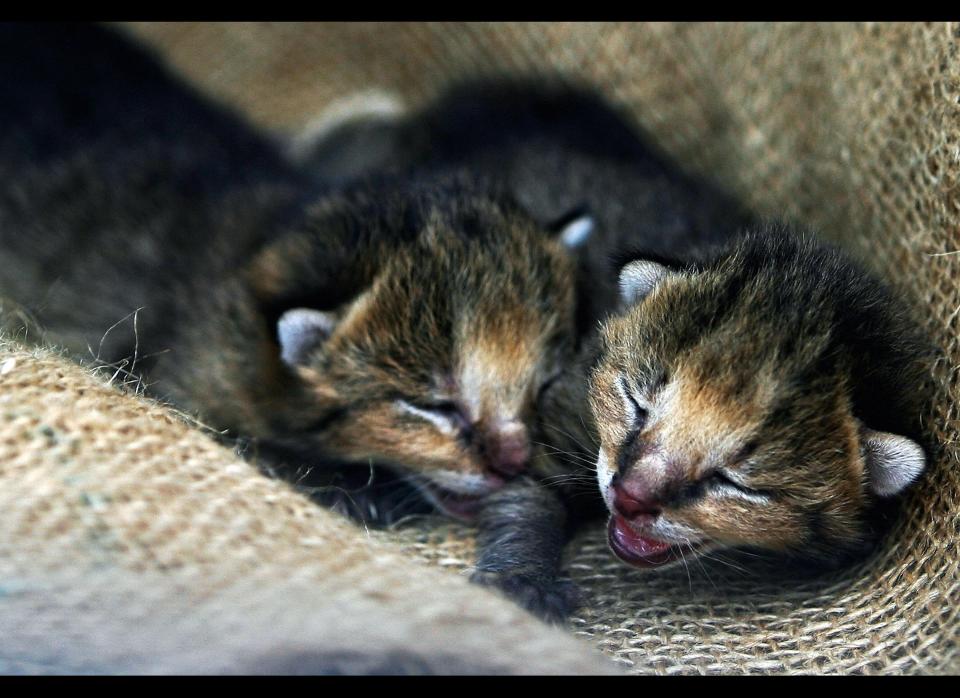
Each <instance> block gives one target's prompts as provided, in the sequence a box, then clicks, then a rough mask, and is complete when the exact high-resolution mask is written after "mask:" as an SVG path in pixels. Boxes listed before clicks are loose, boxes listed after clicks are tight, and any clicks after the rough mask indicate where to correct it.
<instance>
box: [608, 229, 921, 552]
mask: <svg viewBox="0 0 960 698" xmlns="http://www.w3.org/2000/svg"><path fill="white" fill-rule="evenodd" d="M661 262H662V260H661V261H653V260H649V259H639V260H635V261H633V262H631V263H629V264H627V265H626V266H624V267H623V269H622V271H621V276H620V289H621V295H622V297H623V300H624V305H625V306H626V308H625V310H624V312H623V313H622V314H620V315H618V316H616V317H613V318H611V319H609V320H608V321H607V322H606V323H605V326H604V327H603V329H602V332H601V337H600V354H599V358H598V361H597V363H596V365H595V368H594V370H593V372H592V375H591V382H590V404H591V408H592V410H593V414H594V417H595V422H596V424H597V429H598V432H599V435H600V439H601V447H600V453H599V457H598V462H597V474H598V477H599V481H600V488H601V491H602V493H603V496H604V498H605V500H606V503H607V505H608V508H609V509H610V511H611V514H612V516H611V520H610V525H609V537H610V545H611V548H612V549H613V551H614V552H615V553H616V554H617V555H618V556H619V557H620V558H622V559H623V560H625V561H627V562H630V563H633V564H636V565H638V566H655V565H661V564H665V563H668V562H672V561H675V560H679V559H681V557H682V556H683V555H685V556H687V557H689V556H690V554H691V553H694V554H696V553H698V552H699V553H708V552H709V551H710V550H713V549H717V548H724V547H749V548H755V549H764V550H770V551H778V552H783V553H788V554H791V555H798V556H802V557H804V558H807V559H812V560H817V561H823V562H827V561H831V560H837V559H842V558H844V557H847V556H848V555H849V554H851V553H854V552H858V551H860V550H862V549H864V547H865V545H866V544H867V543H868V542H872V538H873V537H874V531H873V528H872V524H871V517H870V516H869V514H870V511H871V509H872V508H873V506H874V504H875V503H876V501H877V499H878V498H886V497H890V496H892V495H895V494H897V493H899V492H900V491H901V490H903V489H904V488H905V487H907V486H908V485H909V484H910V483H911V482H913V481H914V480H915V479H916V478H917V477H918V476H919V475H920V473H921V472H922V471H923V468H924V452H923V450H922V449H921V448H920V447H919V446H918V445H917V444H916V443H915V442H914V441H912V440H911V439H909V438H907V437H906V436H904V435H903V434H905V433H911V432H912V431H913V427H914V425H915V423H916V419H917V417H918V407H917V406H918V399H919V397H920V386H921V385H922V378H921V377H922V373H923V370H924V363H923V357H924V356H925V354H926V353H927V352H926V351H925V348H924V345H923V342H922V340H920V339H919V338H918V334H917V330H916V328H915V327H914V325H913V324H912V323H911V322H910V321H908V319H907V317H906V315H905V314H904V311H903V310H902V309H901V307H900V306H899V304H897V303H896V302H895V299H893V298H892V297H891V295H890V293H889V292H888V291H887V290H886V289H885V288H884V287H883V286H882V285H881V284H880V283H879V282H877V281H876V280H874V279H872V278H871V277H869V276H868V275H866V274H864V273H863V272H862V271H860V270H858V269H856V268H855V267H854V266H853V265H851V264H850V262H849V261H847V260H846V259H845V258H844V257H843V256H842V255H841V254H840V253H839V252H837V251H836V250H833V249H829V248H827V247H824V246H822V245H818V244H816V243H814V242H813V241H811V240H808V239H802V238H798V237H795V236H793V235H791V234H789V233H786V232H784V231H779V230H761V231H759V232H755V233H753V234H750V235H746V236H744V237H743V238H741V239H740V240H739V241H738V242H737V243H735V244H734V245H733V246H732V248H728V249H727V251H726V252H725V253H723V254H711V255H710V256H709V257H707V258H706V260H705V261H703V262H702V263H699V264H695V265H693V266H688V267H686V268H678V267H671V265H669V264H663V263H661Z"/></svg>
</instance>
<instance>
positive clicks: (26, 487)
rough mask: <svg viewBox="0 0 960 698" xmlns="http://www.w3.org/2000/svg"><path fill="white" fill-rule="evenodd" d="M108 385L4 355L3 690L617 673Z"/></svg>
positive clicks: (45, 359) (59, 364) (72, 369)
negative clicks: (35, 679) (144, 675)
mask: <svg viewBox="0 0 960 698" xmlns="http://www.w3.org/2000/svg"><path fill="white" fill-rule="evenodd" d="M98 373H100V375H99V376H98V377H97V376H92V375H90V373H88V372H87V371H86V370H84V369H81V368H79V367H77V366H75V365H72V364H70V363H68V362H66V361H64V360H63V359H61V358H60V357H58V356H55V355H51V354H50V353H47V352H44V351H38V350H31V351H28V350H25V349H23V348H22V347H20V346H18V345H16V344H12V343H7V342H0V512H3V515H2V516H0V628H2V630H0V673H24V672H26V673H35V672H36V673H51V672H56V673H73V672H98V673H99V672H107V673H117V672H159V673H168V672H178V673H181V672H243V673H247V672H256V673H259V672H293V673H314V672H326V673H330V672H332V673H371V672H373V673H383V672H390V673H394V672H400V673H420V672H430V673H464V672H470V673H477V672H482V673H490V672H493V673H499V672H516V673H542V672H547V673H560V672H591V673H595V672H611V671H613V670H614V669H615V666H614V665H613V663H608V662H605V661H603V660H602V659H601V658H600V656H599V653H596V654H594V652H593V651H592V650H591V649H590V647H589V646H588V645H586V644H585V643H582V642H577V641H576V640H575V639H573V638H571V637H569V636H567V635H566V634H565V633H563V632H562V631H560V630H557V629H552V628H548V627H547V626H544V625H542V624H541V623H539V622H538V621H536V620H534V619H533V618H531V617H529V616H527V615H526V614H525V613H523V612H522V611H521V610H520V609H518V608H516V607H515V606H513V605H512V604H510V603H509V602H507V601H504V600H502V599H499V598H497V597H496V596H494V595H493V594H491V593H489V592H486V591H485V590H482V589H478V588H477V587H475V586H473V585H470V584H469V583H468V582H467V580H466V579H465V578H463V576H462V575H456V574H446V573H443V572H442V571H440V570H437V569H431V568H429V567H427V566H426V565H423V564H422V563H418V562H415V561H413V560H411V559H410V558H411V556H408V555H405V554H403V552H402V551H400V550H397V549H396V546H394V545H389V544H386V543H384V542H383V541H382V540H380V539H379V537H377V536H374V535H370V534H367V533H365V532H363V531H362V530H360V529H359V528H357V527H356V526H354V525H353V524H352V523H350V522H348V521H346V520H344V519H341V518H340V517H339V516H337V515H334V514H331V513H330V512H327V511H326V510H323V509H320V508H319V507H317V506H314V505H312V504H311V503H310V502H309V501H308V500H307V499H305V498H304V497H302V496H301V495H299V494H297V493H295V492H294V491H293V490H292V489H291V488H289V487H288V486H286V485H284V484H283V483H280V482H278V481H276V480H271V479H268V478H266V477H264V476H262V475H260V474H259V473H258V472H257V471H256V470H255V468H254V467H253V466H252V465H250V464H249V463H246V462H244V461H242V460H240V459H238V458H237V457H236V455H235V454H232V453H230V452H229V451H228V450H226V449H224V448H222V447H221V446H218V445H217V444H216V443H214V442H213V440H212V439H211V438H210V437H209V434H205V433H203V430H202V427H201V426H200V425H190V424H188V423H186V422H185V421H184V420H183V418H182V417H180V416H178V415H176V414H174V413H173V412H171V411H170V410H167V409H163V408H161V407H159V406H157V405H154V404H151V403H150V402H149V401H147V400H144V399H137V398H135V397H133V396H131V395H124V394H121V393H120V392H119V391H118V390H117V389H116V387H115V386H110V385H107V383H108V382H111V381H116V380H119V377H118V376H117V375H115V374H114V373H112V372H111V371H110V370H109V369H105V370H103V371H99V372H98Z"/></svg>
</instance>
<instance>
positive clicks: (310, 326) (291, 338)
mask: <svg viewBox="0 0 960 698" xmlns="http://www.w3.org/2000/svg"><path fill="white" fill-rule="evenodd" d="M336 326H337V317H336V315H335V314H334V313H329V312H324V311H322V310H313V309H311V308H293V309H291V310H288V311H287V312H285V313H284V314H283V315H281V316H280V319H279V320H277V339H278V340H279V342H280V358H281V359H282V360H283V362H284V363H286V364H288V365H290V366H299V365H301V364H303V363H304V361H305V359H306V357H307V355H308V354H309V353H310V352H311V351H312V350H314V349H316V348H317V347H318V346H320V345H321V344H323V343H324V342H325V341H326V340H327V338H328V337H329V336H330V335H331V334H333V330H334V328H335V327H336Z"/></svg>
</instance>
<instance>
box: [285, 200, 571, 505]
mask: <svg viewBox="0 0 960 698" xmlns="http://www.w3.org/2000/svg"><path fill="white" fill-rule="evenodd" d="M488 214H489V215H488ZM485 216H487V218H486V219H485V220H484V225H485V226H486V227H487V228H488V230H487V232H488V233H490V234H485V235H483V236H481V237H479V238H474V237H471V236H468V235H464V234H463V231H461V230H458V229H457V222H456V219H455V218H451V219H446V218H444V217H439V216H438V217H434V218H433V219H432V220H429V221H428V222H427V223H426V224H425V225H424V227H423V229H422V230H421V231H420V233H419V234H418V236H417V237H416V238H415V239H414V240H412V241H410V242H409V243H408V244H403V245H399V246H394V247H392V248H391V249H389V250H387V249H384V250H382V251H381V252H379V253H377V255H378V256H379V260H378V262H377V267H378V268H377V271H376V273H375V274H374V275H373V281H372V283H371V284H370V285H369V286H367V287H366V288H365V289H364V290H363V291H362V293H360V294H359V296H357V297H356V298H353V299H351V300H350V301H349V302H347V303H345V304H344V305H343V306H341V307H339V308H337V309H336V310H335V311H332V312H317V311H314V310H310V309H296V310H292V311H290V312H288V313H286V314H285V315H284V317H283V318H281V320H280V333H279V334H280V337H279V339H280V343H281V345H282V350H283V352H284V358H285V359H286V361H287V363H288V364H289V365H290V366H291V367H292V368H293V370H294V372H295V374H296V376H297V378H298V379H299V380H300V381H301V384H302V386H303V388H304V390H305V392H306V393H307V395H308V396H309V397H310V401H309V402H308V405H309V406H308V407H307V408H306V409H308V410H310V411H312V412H313V414H314V420H313V421H314V426H313V427H311V428H310V429H308V430H307V431H305V432H303V433H302V436H301V438H303V439H304V440H306V441H307V442H308V443H309V444H311V445H312V446H313V447H315V448H316V449H317V451H318V452H319V453H323V454H326V455H333V456H335V457H336V458H338V459H341V460H344V461H348V462H356V463H362V464H366V463H369V462H372V463H375V464H379V465H387V466H390V467H393V468H394V469H396V470H398V471H399V472H401V473H403V474H405V475H407V476H408V477H409V479H410V480H411V481H412V482H414V483H415V484H416V485H417V486H418V487H419V488H420V489H421V491H422V492H424V494H426V495H427V496H428V498H430V499H431V500H432V501H433V502H434V503H435V504H436V505H438V506H439V507H440V508H441V509H443V510H444V511H446V512H447V513H449V514H452V515H454V516H458V517H461V518H470V517H471V516H472V515H473V514H474V513H475V512H476V510H477V507H478V505H479V502H480V500H481V498H482V497H483V496H484V495H487V494H489V493H490V492H492V491H494V490H496V489H498V488H499V487H501V486H502V485H503V484H504V483H505V482H506V481H507V480H508V479H510V478H512V477H514V476H516V475H519V474H521V473H523V472H524V471H525V470H526V469H527V467H528V465H529V462H530V460H531V458H532V456H533V450H534V444H532V443H531V435H530V425H531V422H532V420H533V418H534V415H535V409H536V405H537V400H538V397H539V395H540V393H541V391H542V390H543V388H544V386H546V385H547V384H548V383H549V382H550V381H551V380H552V379H553V378H554V377H555V375H556V374H557V372H558V371H559V370H560V368H561V366H562V364H563V361H564V359H565V357H566V356H567V355H568V354H569V352H570V351H571V350H572V343H573V268H572V261H571V260H570V259H569V255H568V253H567V252H566V250H564V248H563V246H562V245H561V243H560V242H558V241H555V240H552V239H549V238H548V237H546V236H545V235H543V234H541V233H540V232H539V231H535V230H534V229H533V228H532V227H531V225H532V224H531V223H529V222H528V221H526V219H523V218H519V217H511V216H500V215H499V214H496V215H494V214H492V213H490V212H487V213H486V214H485ZM489 228H493V230H489Z"/></svg>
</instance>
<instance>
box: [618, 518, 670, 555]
mask: <svg viewBox="0 0 960 698" xmlns="http://www.w3.org/2000/svg"><path fill="white" fill-rule="evenodd" d="M609 533H610V539H611V542H612V543H613V544H614V550H615V551H616V550H617V549H619V550H620V551H622V552H624V553H627V554H628V555H629V556H630V557H636V558H641V559H644V560H645V561H647V562H651V563H656V562H659V561H660V560H658V558H659V557H661V556H662V555H663V554H664V553H666V552H667V551H668V550H669V549H670V548H671V547H672V546H671V544H670V543H664V542H663V541H659V540H653V539H652V538H645V537H643V536H641V535H640V534H639V533H637V532H636V531H634V530H633V529H632V528H631V527H630V525H629V524H628V523H627V522H626V520H625V519H623V518H622V517H620V516H614V517H613V518H612V519H611V520H610V531H609Z"/></svg>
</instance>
